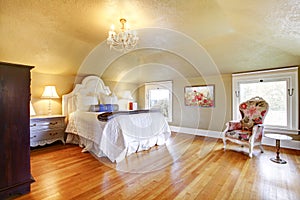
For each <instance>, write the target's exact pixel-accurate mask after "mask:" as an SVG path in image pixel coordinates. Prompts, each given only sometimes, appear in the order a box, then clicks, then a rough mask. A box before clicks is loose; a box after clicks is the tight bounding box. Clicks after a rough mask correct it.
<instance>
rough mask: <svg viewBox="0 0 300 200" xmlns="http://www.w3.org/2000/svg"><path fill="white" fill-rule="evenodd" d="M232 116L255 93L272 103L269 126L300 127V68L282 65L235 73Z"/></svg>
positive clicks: (270, 104)
mask: <svg viewBox="0 0 300 200" xmlns="http://www.w3.org/2000/svg"><path fill="white" fill-rule="evenodd" d="M232 87H233V97H232V99H233V118H234V119H235V120H238V119H240V113H239V110H238V107H239V104H240V103H242V102H244V101H246V100H248V99H250V98H252V97H255V96H260V97H262V98H263V99H265V100H266V101H267V102H268V103H269V112H268V114H267V116H266V118H265V121H264V124H265V125H266V129H268V128H269V129H298V68H297V67H293V68H283V69H277V70H267V71H258V72H249V73H239V74H233V75H232Z"/></svg>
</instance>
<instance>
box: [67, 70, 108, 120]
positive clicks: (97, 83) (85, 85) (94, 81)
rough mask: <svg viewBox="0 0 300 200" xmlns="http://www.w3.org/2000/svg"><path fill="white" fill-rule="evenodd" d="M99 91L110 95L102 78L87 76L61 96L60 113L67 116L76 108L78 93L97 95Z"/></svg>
mask: <svg viewBox="0 0 300 200" xmlns="http://www.w3.org/2000/svg"><path fill="white" fill-rule="evenodd" d="M100 93H102V94H105V95H110V93H111V92H110V89H109V87H108V86H105V85H104V83H103V81H102V79H100V78H99V77H98V76H87V77H85V78H84V79H83V80H82V83H81V84H76V85H75V87H74V89H73V91H72V92H70V93H69V94H65V95H63V96H62V114H63V115H65V116H66V117H68V115H69V114H70V113H72V112H74V111H76V110H77V108H76V106H77V105H76V101H77V100H76V96H77V95H78V94H80V95H83V96H87V95H93V94H95V95H97V94H98V95H99V94H100Z"/></svg>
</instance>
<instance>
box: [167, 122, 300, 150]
mask: <svg viewBox="0 0 300 200" xmlns="http://www.w3.org/2000/svg"><path fill="white" fill-rule="evenodd" d="M170 128H171V131H174V132H179V133H186V134H192V135H199V136H204V137H212V138H222V132H219V131H211V130H204V129H195V128H187V127H178V126H170ZM262 143H263V145H268V146H275V140H272V139H270V138H267V137H264V138H263V140H262ZM280 146H281V147H283V148H288V149H296V150H300V141H295V140H289V141H286V140H285V141H281V142H280Z"/></svg>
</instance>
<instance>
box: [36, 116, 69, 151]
mask: <svg viewBox="0 0 300 200" xmlns="http://www.w3.org/2000/svg"><path fill="white" fill-rule="evenodd" d="M65 127H66V126H65V116H62V115H45V116H35V117H31V118H30V146H31V147H36V146H38V145H41V146H42V145H45V144H50V143H52V142H55V141H57V140H61V141H62V142H63V143H65V141H64V137H65Z"/></svg>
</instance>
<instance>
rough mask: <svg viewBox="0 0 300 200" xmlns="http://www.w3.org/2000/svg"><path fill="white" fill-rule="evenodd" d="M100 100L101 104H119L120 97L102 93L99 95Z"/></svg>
mask: <svg viewBox="0 0 300 200" xmlns="http://www.w3.org/2000/svg"><path fill="white" fill-rule="evenodd" d="M99 100H100V103H101V104H117V103H118V97H117V96H116V95H114V94H112V95H111V96H109V95H106V94H103V93H101V94H100V95H99Z"/></svg>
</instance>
